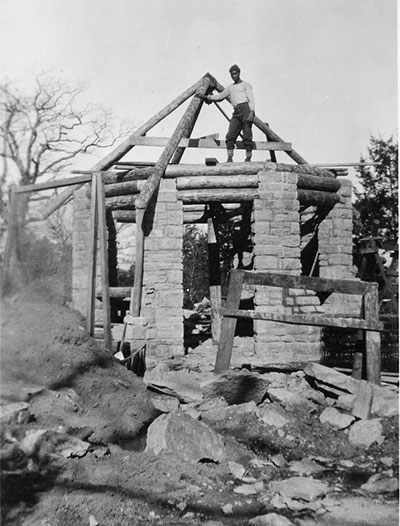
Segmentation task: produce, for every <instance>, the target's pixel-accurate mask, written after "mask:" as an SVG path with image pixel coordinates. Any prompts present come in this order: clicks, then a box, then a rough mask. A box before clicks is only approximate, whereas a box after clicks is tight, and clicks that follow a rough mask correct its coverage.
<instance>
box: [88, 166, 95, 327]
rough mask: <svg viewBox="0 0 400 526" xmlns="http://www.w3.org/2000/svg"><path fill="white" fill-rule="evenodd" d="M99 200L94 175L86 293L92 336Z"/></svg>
mask: <svg viewBox="0 0 400 526" xmlns="http://www.w3.org/2000/svg"><path fill="white" fill-rule="evenodd" d="M97 204H98V200H97V178H96V176H95V175H93V176H92V192H91V201H90V238H89V247H88V258H89V261H88V275H87V295H86V309H87V311H86V327H87V331H88V333H89V334H90V335H91V336H94V306H95V294H94V291H95V288H96V268H97V232H98V209H97V208H98V205H97Z"/></svg>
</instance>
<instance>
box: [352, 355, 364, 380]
mask: <svg viewBox="0 0 400 526" xmlns="http://www.w3.org/2000/svg"><path fill="white" fill-rule="evenodd" d="M362 365H363V354H362V353H361V352H356V353H354V361H353V369H352V372H351V376H352V377H353V378H355V379H356V380H361V378H362Z"/></svg>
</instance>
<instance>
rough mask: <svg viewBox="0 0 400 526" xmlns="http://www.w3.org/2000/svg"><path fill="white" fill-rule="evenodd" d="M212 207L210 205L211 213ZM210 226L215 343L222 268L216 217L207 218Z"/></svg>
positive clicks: (212, 320)
mask: <svg viewBox="0 0 400 526" xmlns="http://www.w3.org/2000/svg"><path fill="white" fill-rule="evenodd" d="M211 210H212V207H209V213H211ZM207 227H208V269H209V281H210V303H211V336H212V340H213V342H214V343H218V342H219V338H220V334H221V270H220V263H219V246H218V240H217V236H216V232H215V227H216V223H215V218H214V217H212V216H211V215H209V216H208V218H207Z"/></svg>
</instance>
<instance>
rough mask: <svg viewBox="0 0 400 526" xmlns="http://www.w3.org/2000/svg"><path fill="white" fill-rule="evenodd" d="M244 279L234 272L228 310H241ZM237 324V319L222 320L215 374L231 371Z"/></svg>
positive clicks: (232, 273) (229, 288)
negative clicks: (230, 365)
mask: <svg viewBox="0 0 400 526" xmlns="http://www.w3.org/2000/svg"><path fill="white" fill-rule="evenodd" d="M243 278H244V274H243V272H240V271H237V270H232V272H231V275H230V278H229V286H228V294H227V297H226V302H225V308H226V309H227V310H230V309H231V310H237V309H239V303H240V297H241V295H242V287H243ZM236 323H237V319H236V318H228V317H224V318H222V322H221V336H220V340H219V345H218V352H217V358H216V361H215V368H214V372H215V373H216V374H220V373H224V372H226V371H228V369H229V364H230V363H231V356H232V348H233V340H234V337H235V329H236Z"/></svg>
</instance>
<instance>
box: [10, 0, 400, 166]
mask: <svg viewBox="0 0 400 526" xmlns="http://www.w3.org/2000/svg"><path fill="white" fill-rule="evenodd" d="M0 13H1V14H0V20H1V31H0V49H2V52H1V54H0V78H1V79H2V80H5V79H7V80H9V81H10V80H15V79H17V80H19V81H21V82H27V79H29V78H32V75H34V74H37V73H39V72H49V71H50V72H51V73H52V74H54V75H56V76H61V77H62V78H63V79H65V80H67V81H72V82H80V81H86V82H87V83H88V91H87V94H86V95H87V97H88V99H89V100H91V101H93V102H96V103H99V104H101V105H103V106H105V107H107V108H110V109H111V110H112V111H113V112H114V115H115V116H116V118H117V120H121V121H125V122H128V123H130V124H131V125H133V126H135V127H137V126H139V125H140V124H141V123H143V122H145V121H146V120H148V119H149V118H150V117H151V116H152V115H153V114H155V113H157V112H158V111H159V110H160V109H162V108H163V107H164V106H166V105H167V104H168V103H169V102H171V101H172V100H173V99H174V98H176V97H177V96H178V95H179V94H180V93H182V92H183V91H185V90H186V89H187V88H188V87H189V86H191V85H192V84H194V83H195V82H196V81H197V80H199V79H200V78H201V77H202V76H203V75H204V74H205V73H206V72H210V73H211V74H212V75H214V76H215V77H216V78H217V79H218V81H219V82H220V83H221V84H224V85H226V84H228V83H229V82H230V81H231V80H230V76H229V72H228V70H229V67H230V66H231V65H232V64H234V63H236V64H238V65H239V66H240V67H241V70H242V73H241V76H242V78H243V79H244V80H247V81H248V82H250V83H251V84H252V86H253V90H254V95H255V99H256V114H257V115H258V116H259V117H260V118H261V119H262V120H263V121H265V122H268V123H269V125H270V126H271V128H272V129H273V130H274V131H275V132H276V133H277V134H278V135H279V136H280V137H281V138H282V139H283V140H284V141H286V142H291V143H292V145H293V148H294V149H295V150H296V151H297V152H298V153H300V154H301V155H302V157H304V158H305V159H306V160H307V161H308V162H309V163H352V162H358V161H359V159H360V156H361V155H367V147H368V144H369V139H370V136H371V134H372V135H374V136H382V138H384V139H387V138H389V137H390V136H391V135H397V123H398V120H397V119H398V110H397V81H398V76H397V65H398V63H397V49H398V46H397V17H398V10H397V2H396V0H247V1H246V2H244V1H243V0H240V1H239V0H212V1H211V0H202V1H200V2H199V1H192V0H0ZM183 109H184V108H183V107H182V111H183ZM224 109H225V111H226V112H227V113H229V114H230V113H231V108H230V105H229V103H227V102H225V103H224ZM180 114H181V113H180V112H179V111H177V112H175V114H173V115H172V116H171V117H169V118H168V119H166V120H165V121H163V122H162V123H161V124H160V125H159V126H158V127H157V128H155V129H154V131H151V132H149V133H148V135H149V136H151V135H155V136H168V135H170V134H171V133H172V131H173V129H174V127H175V126H176V124H177V122H178V119H179V117H180ZM226 129H227V121H226V120H225V119H224V118H223V117H222V116H221V115H220V113H219V112H218V110H217V109H216V107H215V106H214V105H211V106H204V108H203V110H202V112H201V115H200V117H199V120H198V124H197V125H196V128H195V132H194V135H193V136H201V135H205V134H210V133H219V134H220V138H224V136H225V133H226ZM255 138H256V139H258V140H262V139H263V138H262V136H261V135H257V134H256V133H255ZM144 150H145V149H144V148H139V147H137V148H134V150H132V154H130V158H132V159H137V160H149V156H150V155H151V159H152V160H157V159H158V157H159V155H160V154H161V150H160V151H158V150H157V151H154V150H153V151H151V152H150V151H149V150H147V151H144ZM101 155H104V152H101ZM210 156H213V157H217V158H218V159H219V160H220V161H223V160H224V159H225V152H223V151H218V150H212V151H207V150H200V151H191V152H190V153H185V156H184V158H183V160H182V162H198V161H199V160H200V162H203V161H204V159H205V157H210ZM242 156H243V152H239V153H237V154H236V158H235V160H242ZM254 158H255V159H256V160H261V159H264V158H266V153H265V152H256V153H255V154H254ZM286 160H289V158H288V157H287V156H286V155H285V154H283V153H282V154H278V161H280V162H286ZM83 167H84V166H83ZM350 176H351V174H350Z"/></svg>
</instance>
